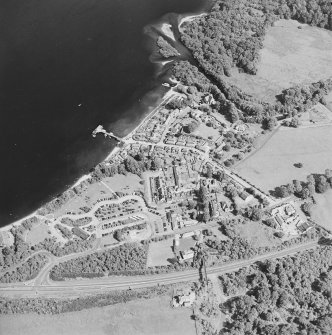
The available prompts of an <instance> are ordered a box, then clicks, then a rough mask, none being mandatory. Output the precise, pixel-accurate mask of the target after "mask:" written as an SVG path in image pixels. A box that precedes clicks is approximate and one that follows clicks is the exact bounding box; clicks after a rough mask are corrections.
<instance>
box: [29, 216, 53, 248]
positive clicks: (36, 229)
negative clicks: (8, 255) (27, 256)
mask: <svg viewBox="0 0 332 335" xmlns="http://www.w3.org/2000/svg"><path fill="white" fill-rule="evenodd" d="M48 230H49V227H48V226H47V224H45V223H44V222H40V223H37V224H35V225H34V226H33V227H32V228H31V230H29V231H28V232H27V234H26V240H25V241H26V242H27V243H29V244H31V245H34V244H37V243H39V242H42V241H43V240H44V239H45V238H47V237H49V234H48Z"/></svg>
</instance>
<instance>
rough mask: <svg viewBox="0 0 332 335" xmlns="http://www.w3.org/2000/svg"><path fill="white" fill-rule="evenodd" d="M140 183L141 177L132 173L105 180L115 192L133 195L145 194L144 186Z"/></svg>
mask: <svg viewBox="0 0 332 335" xmlns="http://www.w3.org/2000/svg"><path fill="white" fill-rule="evenodd" d="M140 181H141V179H140V177H138V176H137V175H136V174H132V173H128V174H127V175H126V176H124V175H122V174H118V175H116V176H115V177H109V178H105V179H104V180H103V182H104V183H105V184H106V185H108V186H109V187H110V188H111V189H112V190H113V191H114V192H123V193H125V194H132V193H133V192H134V191H142V192H143V190H144V186H143V185H142V184H140Z"/></svg>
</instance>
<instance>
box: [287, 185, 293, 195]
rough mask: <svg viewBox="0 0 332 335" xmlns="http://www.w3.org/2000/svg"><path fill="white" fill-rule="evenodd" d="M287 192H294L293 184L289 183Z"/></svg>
mask: <svg viewBox="0 0 332 335" xmlns="http://www.w3.org/2000/svg"><path fill="white" fill-rule="evenodd" d="M287 191H288V193H289V194H294V192H295V186H294V185H293V184H291V183H289V184H288V185H287Z"/></svg>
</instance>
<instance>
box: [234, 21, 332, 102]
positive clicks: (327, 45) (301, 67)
mask: <svg viewBox="0 0 332 335" xmlns="http://www.w3.org/2000/svg"><path fill="white" fill-rule="evenodd" d="M299 26H301V27H302V29H298V27H299ZM331 54H332V32H331V31H328V30H325V29H321V28H316V27H310V26H308V25H303V24H300V23H298V22H297V21H294V20H279V21H277V22H276V23H275V25H274V26H273V27H271V28H269V29H268V31H267V34H266V36H265V40H264V48H263V49H262V50H261V52H260V55H261V60H260V62H259V64H258V71H257V74H256V75H255V76H252V75H248V74H244V73H238V72H237V71H234V74H233V77H232V78H230V79H229V80H230V82H231V83H233V84H235V85H237V86H238V87H240V88H241V89H243V90H244V91H245V92H247V93H249V94H252V95H253V96H255V97H257V98H259V99H262V100H267V101H274V100H275V96H276V95H277V94H279V93H281V91H282V90H283V89H285V88H288V87H291V86H294V85H296V84H305V83H313V82H316V81H319V80H321V79H327V78H329V77H331V76H332V66H331Z"/></svg>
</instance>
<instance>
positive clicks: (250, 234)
mask: <svg viewBox="0 0 332 335" xmlns="http://www.w3.org/2000/svg"><path fill="white" fill-rule="evenodd" d="M236 230H237V232H238V234H239V235H240V236H241V237H242V238H244V239H245V240H247V241H248V242H249V243H250V244H251V245H252V246H253V247H255V248H259V247H267V246H269V247H270V246H272V245H277V244H280V243H281V240H280V238H277V237H275V236H273V233H274V232H275V230H274V229H272V228H270V227H267V226H266V225H264V224H263V223H260V222H248V223H245V224H240V225H238V226H237V227H236Z"/></svg>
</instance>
